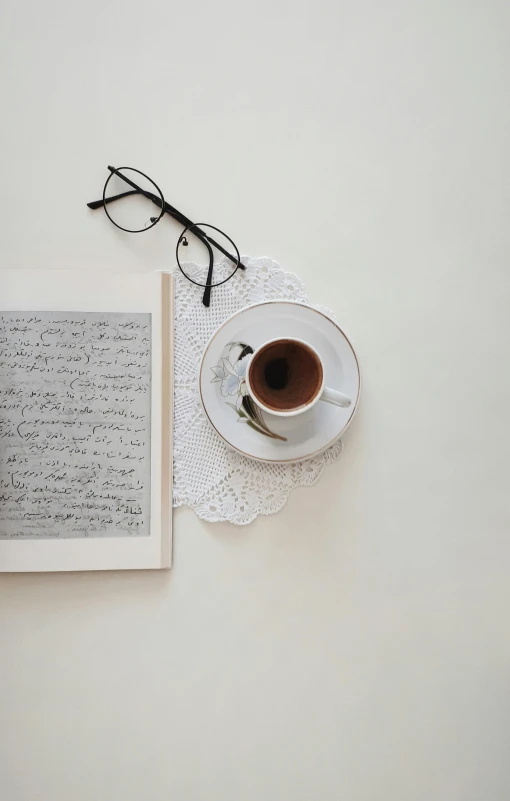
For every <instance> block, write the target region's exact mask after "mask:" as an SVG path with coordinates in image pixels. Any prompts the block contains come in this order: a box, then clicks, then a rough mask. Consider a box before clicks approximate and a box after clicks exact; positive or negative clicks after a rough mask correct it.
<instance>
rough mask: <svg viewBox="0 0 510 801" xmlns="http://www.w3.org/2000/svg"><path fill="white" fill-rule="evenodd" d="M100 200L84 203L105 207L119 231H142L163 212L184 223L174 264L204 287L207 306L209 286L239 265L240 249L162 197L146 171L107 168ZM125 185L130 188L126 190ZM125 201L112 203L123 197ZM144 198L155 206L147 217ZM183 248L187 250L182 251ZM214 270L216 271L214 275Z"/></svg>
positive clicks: (232, 271)
mask: <svg viewBox="0 0 510 801" xmlns="http://www.w3.org/2000/svg"><path fill="white" fill-rule="evenodd" d="M108 169H109V170H110V175H109V176H108V178H107V179H106V183H105V185H104V189H103V197H102V199H101V200H94V201H92V203H87V206H88V207H89V208H90V209H99V208H101V206H102V207H103V209H104V210H105V213H106V216H107V217H108V219H109V220H110V221H111V222H112V223H113V224H114V225H115V226H117V228H120V230H121V231H127V232H129V233H133V234H141V233H143V232H144V231H148V230H149V229H150V228H153V227H154V226H155V225H156V224H157V223H158V222H159V221H160V220H161V218H162V217H163V216H164V214H165V212H166V213H167V214H169V215H170V216H171V217H173V218H174V220H177V222H179V223H181V225H183V226H184V229H183V231H182V232H181V234H180V236H179V238H178V240H177V246H176V257H177V264H178V265H179V269H180V271H181V272H182V274H183V275H184V276H185V277H186V278H187V279H188V280H189V281H191V282H192V283H193V284H197V285H198V286H203V287H205V289H204V295H203V298H202V302H203V304H204V306H209V305H210V302H211V289H212V287H214V286H220V284H224V283H225V282H226V281H229V280H230V279H231V278H232V277H233V276H234V275H235V273H236V272H237V270H238V269H239V268H241V270H245V269H246V267H245V266H244V264H241V257H240V255H239V250H238V249H237V245H236V244H235V243H234V241H233V240H232V239H231V238H230V237H229V236H227V235H226V234H224V233H223V231H221V230H220V229H219V228H216V227H215V226H214V225H208V224H207V223H194V222H192V221H191V220H190V219H189V218H188V217H186V216H185V215H184V214H182V212H180V211H178V210H177V209H176V208H174V206H171V205H170V203H167V201H166V200H165V199H164V197H163V193H162V191H161V189H160V188H159V186H158V185H157V184H156V183H155V182H154V181H153V180H152V179H151V178H149V176H148V175H145V173H143V172H140V170H135V169H134V167H108ZM126 184H127V185H128V186H129V187H131V188H130V189H127V190H126ZM126 198H129V200H124V203H118V204H116V205H115V206H113V204H114V203H115V201H117V200H121V199H126ZM147 201H150V202H151V203H153V204H154V205H155V206H157V207H158V208H159V209H160V211H159V213H158V215H157V216H148V215H149V209H150V207H149V206H148V203H147ZM184 248H185V249H186V250H184ZM215 273H216V274H215Z"/></svg>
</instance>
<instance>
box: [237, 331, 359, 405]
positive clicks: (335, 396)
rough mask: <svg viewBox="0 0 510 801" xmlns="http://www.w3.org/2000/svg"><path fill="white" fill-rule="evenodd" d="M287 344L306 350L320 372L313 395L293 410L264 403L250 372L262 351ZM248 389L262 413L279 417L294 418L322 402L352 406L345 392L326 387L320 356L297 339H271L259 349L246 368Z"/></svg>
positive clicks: (307, 343) (310, 346)
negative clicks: (252, 381)
mask: <svg viewBox="0 0 510 801" xmlns="http://www.w3.org/2000/svg"><path fill="white" fill-rule="evenodd" d="M286 343H291V344H292V343H295V344H296V345H299V346H301V347H302V348H305V349H306V350H307V351H308V353H309V354H311V355H313V358H314V360H315V361H316V363H317V365H318V369H319V370H320V372H319V373H318V376H319V377H318V380H317V384H316V386H315V387H314V389H313V395H312V396H311V397H310V398H309V399H308V400H307V401H306V402H305V403H300V404H299V405H298V406H296V407H292V408H286V409H276V408H272V407H271V406H268V405H267V404H266V403H264V401H263V400H261V398H260V397H259V395H258V394H257V392H256V391H254V388H253V384H252V383H251V382H250V372H251V367H252V365H254V364H256V363H257V357H258V356H259V355H260V354H261V353H262V351H265V350H266V349H268V347H269V346H270V345H274V346H276V345H279V344H282V346H283V345H285V344H286ZM246 388H247V390H248V394H249V395H250V397H251V399H252V400H253V402H254V403H256V404H257V406H258V407H259V408H260V409H262V411H264V412H267V413H268V414H273V415H276V416H277V417H294V416H295V415H298V414H302V413H303V412H306V411H308V410H309V409H311V408H312V406H315V404H316V403H318V401H320V400H321V401H324V402H325V403H331V404H333V405H334V406H341V407H343V408H348V407H349V406H350V405H351V404H352V398H350V397H349V396H348V395H344V393H343V392H339V391H338V390H336V389H332V388H331V387H326V386H324V365H323V362H322V359H321V357H320V355H319V354H318V353H317V351H316V350H315V348H314V347H313V346H312V345H310V343H309V342H305V341H304V340H302V339H298V338H297V337H277V338H276V339H269V340H268V341H267V342H264V343H263V344H262V345H260V347H258V348H257V349H256V350H255V351H254V353H252V354H251V355H250V357H249V363H248V366H247V368H246ZM275 397H276V396H275Z"/></svg>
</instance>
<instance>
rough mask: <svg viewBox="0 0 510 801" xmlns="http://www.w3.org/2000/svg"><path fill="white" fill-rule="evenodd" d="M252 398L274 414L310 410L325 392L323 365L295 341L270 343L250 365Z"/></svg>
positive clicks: (309, 351)
mask: <svg viewBox="0 0 510 801" xmlns="http://www.w3.org/2000/svg"><path fill="white" fill-rule="evenodd" d="M249 369H250V374H249V378H250V386H251V391H252V394H253V395H254V397H255V399H256V400H258V401H259V402H260V403H261V404H262V405H263V406H267V408H268V409H272V410H273V411H275V412H289V411H293V410H297V409H300V408H301V407H303V406H307V405H308V404H309V403H311V402H312V401H313V400H314V399H315V397H316V396H317V395H318V393H319V392H320V390H321V388H322V383H323V376H322V364H321V362H320V359H319V358H318V356H317V354H316V353H315V352H314V351H313V350H312V349H311V348H309V347H308V345H305V343H304V342H298V341H296V340H293V339H279V340H277V341H275V342H269V343H268V344H267V345H265V346H264V347H263V348H261V349H260V350H259V351H257V352H256V353H255V355H254V356H253V358H252V361H251V363H250V368H249Z"/></svg>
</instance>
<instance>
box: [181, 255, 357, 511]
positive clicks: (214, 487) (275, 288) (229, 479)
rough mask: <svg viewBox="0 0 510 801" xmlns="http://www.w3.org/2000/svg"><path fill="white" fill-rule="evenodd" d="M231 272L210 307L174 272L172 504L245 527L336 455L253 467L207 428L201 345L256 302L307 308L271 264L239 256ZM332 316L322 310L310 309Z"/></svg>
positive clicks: (336, 448)
mask: <svg viewBox="0 0 510 801" xmlns="http://www.w3.org/2000/svg"><path fill="white" fill-rule="evenodd" d="M242 262H243V264H245V265H246V267H247V270H246V273H243V274H241V271H239V272H238V273H237V274H236V276H235V277H234V278H233V279H232V280H231V281H227V282H226V283H225V284H223V285H222V286H219V287H217V288H215V289H213V290H212V299H211V306H210V307H209V308H208V309H207V308H205V306H204V305H203V304H202V295H203V289H202V288H201V287H199V286H196V285H195V284H192V283H191V282H190V281H188V280H187V279H186V278H185V277H184V276H183V275H181V273H180V272H178V273H176V275H175V366H174V369H175V410H174V412H175V420H174V490H173V498H174V506H182V505H187V506H191V507H192V508H193V509H194V510H195V512H196V513H197V514H198V516H199V517H201V518H203V519H204V520H208V521H210V522H213V523H215V522H219V521H223V520H229V521H230V522H232V523H236V524H237V525H245V524H247V523H251V521H252V520H254V519H255V517H257V515H268V514H273V513H274V512H278V511H279V510H280V509H281V508H282V507H283V506H285V504H286V503H287V500H288V497H289V493H290V491H291V490H292V489H294V488H295V487H301V486H310V485H312V484H315V482H316V481H317V480H318V479H319V477H320V476H321V474H322V471H323V470H324V467H325V466H326V465H327V464H329V463H330V462H333V461H336V459H338V458H339V456H340V454H341V452H342V443H341V442H340V441H338V442H336V443H335V444H334V445H332V446H331V448H329V449H328V450H327V451H325V452H324V453H322V454H320V455H319V456H315V457H313V458H312V459H307V460H306V461H304V462H294V463H292V464H267V465H265V464H261V463H260V462H256V461H252V460H251V459H247V458H245V457H244V456H241V454H238V453H236V452H235V451H231V450H229V449H228V448H227V446H226V445H225V443H224V442H223V440H222V439H220V437H219V436H218V435H217V433H216V432H215V431H214V429H213V428H212V426H211V425H210V424H209V421H208V420H207V418H206V416H205V414H204V412H203V410H202V405H201V403H200V397H199V393H198V374H199V368H200V361H201V358H202V354H203V352H204V349H205V346H206V344H207V342H208V341H209V339H210V337H211V336H212V334H213V333H214V331H215V330H216V329H217V328H218V326H219V325H220V324H221V323H223V322H224V321H225V320H226V319H227V317H230V315H231V314H234V312H236V311H238V310H239V309H242V308H243V307H244V306H248V305H250V304H252V303H259V302H260V301H263V300H295V301H299V302H301V303H308V305H314V304H311V303H310V301H309V300H308V295H307V294H306V291H305V288H304V285H303V283H302V281H301V280H300V279H299V278H298V277H297V276H296V275H294V274H293V273H286V272H284V271H283V270H282V269H281V267H280V266H279V265H278V264H277V263H276V262H274V261H272V260H271V259H267V258H262V259H250V258H247V257H244V256H243V257H242ZM315 308H317V309H320V310H321V311H322V312H324V313H326V314H328V315H329V316H330V317H333V315H332V314H331V312H330V311H329V310H328V309H325V308H324V307H323V306H316V305H315Z"/></svg>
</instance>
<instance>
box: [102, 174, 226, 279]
mask: <svg viewBox="0 0 510 801" xmlns="http://www.w3.org/2000/svg"><path fill="white" fill-rule="evenodd" d="M122 170H130V171H131V172H136V173H138V175H142V176H143V177H144V178H146V179H147V181H149V183H151V184H152V185H153V186H154V187H155V188H156V189H157V190H158V194H159V196H160V198H161V211H160V213H159V216H158V217H156V218H155V219H154V222H151V224H150V225H146V226H145V227H144V228H137V229H135V228H123V226H122V225H119V223H117V222H115V220H114V219H113V217H112V216H111V215H110V214H109V213H108V204H107V202H106V201H107V198H106V187H107V186H108V184H109V183H110V181H111V179H112V178H113V176H114V175H117V174H118V173H119V172H122ZM103 208H104V210H105V214H106V216H107V217H108V219H109V220H110V222H112V223H113V224H114V225H115V227H116V228H120V230H121V231H126V233H128V234H142V233H143V232H144V231H150V229H151V228H153V227H154V226H155V225H156V224H157V223H158V222H159V221H160V220H161V218H162V216H163V214H164V213H165V198H164V197H163V192H162V191H161V189H160V188H159V186H158V185H157V184H156V183H154V181H153V180H152V178H149V176H148V175H146V174H145V173H144V172H142V171H141V170H136V169H135V168H134V167H117V169H116V170H113V171H112V172H111V173H110V175H109V176H108V178H107V179H106V183H105V185H104V189H103ZM227 238H228V237H227ZM232 275H233V273H232Z"/></svg>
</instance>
